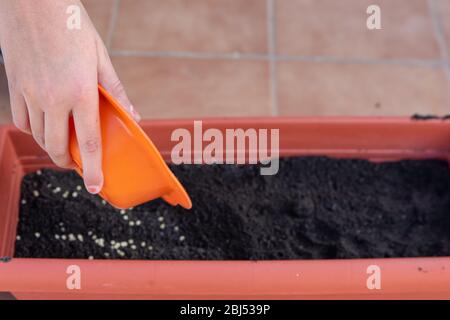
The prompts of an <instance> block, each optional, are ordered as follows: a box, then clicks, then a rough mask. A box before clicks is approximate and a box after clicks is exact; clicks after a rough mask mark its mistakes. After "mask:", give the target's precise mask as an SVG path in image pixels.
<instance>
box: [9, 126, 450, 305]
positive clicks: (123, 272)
mask: <svg viewBox="0 0 450 320" xmlns="http://www.w3.org/2000/svg"><path fill="white" fill-rule="evenodd" d="M142 126H143V128H144V130H145V131H146V132H147V134H149V135H150V137H151V138H152V140H153V141H154V143H155V144H156V146H157V147H158V148H159V149H160V150H161V151H162V154H163V156H164V157H165V159H166V160H168V159H169V156H170V151H171V150H172V147H173V146H174V145H175V143H176V142H172V141H171V138H170V137H171V133H172V131H173V130H174V129H176V128H187V129H188V130H191V131H192V130H193V121H190V120H180V121H145V122H144V123H143V125H142ZM203 127H204V129H207V128H210V127H212V128H217V129H220V130H221V131H224V130H225V129H226V128H229V129H233V128H243V129H246V128H255V129H264V128H266V129H276V128H278V129H280V155H282V156H288V155H328V156H333V157H348V158H364V159H370V160H372V161H389V160H400V159H429V158H433V159H435V158H438V159H445V160H446V161H448V160H449V159H450V155H449V151H450V122H445V121H440V120H432V121H412V120H410V119H406V118H289V119H287V118H261V119H208V120H204V121H203ZM49 166H51V163H50V161H49V159H48V157H47V156H46V155H45V153H44V152H43V151H42V150H40V149H39V147H38V146H37V145H36V144H35V143H34V142H33V140H32V138H31V137H29V136H26V135H24V134H22V133H20V132H18V131H17V130H15V129H14V128H13V127H11V126H7V127H3V128H1V129H0V206H1V207H0V257H13V256H14V239H15V236H16V227H17V219H18V211H19V210H18V203H19V188H20V182H21V179H22V177H23V175H24V174H26V173H27V172H29V171H33V170H36V169H39V168H43V167H49ZM194 205H195V204H194ZM187 214H189V213H187ZM449 214H450V213H449ZM449 232H450V231H449ZM3 260H5V261H6V260H8V259H5V258H3ZM70 265H77V266H79V267H80V270H81V289H80V290H77V289H74V290H70V289H67V286H66V280H67V277H68V276H69V275H68V274H67V273H66V272H67V268H68V267H69V266H70ZM371 266H375V267H371ZM373 270H378V271H379V272H378V273H377V274H376V275H377V276H379V277H378V279H379V280H380V282H379V284H380V289H377V288H376V287H375V288H373V286H370V285H369V286H368V279H369V282H370V279H371V278H370V277H371V275H372V272H373ZM370 283H371V282H370ZM370 283H369V284H370ZM369 287H370V288H372V289H369ZM5 291H6V292H11V293H13V294H14V295H15V296H16V297H17V298H187V299H197V298H225V299H247V298H262V299H279V298H283V299H286V298H288V299H297V298H338V299H341V298H361V299H380V298H412V299H415V298H450V257H443V258H401V259H357V260H308V261H302V260H291V261H126V260H125V261H123V260H122V261H118V260H67V259H19V258H17V259H16V258H12V260H11V261H9V262H0V292H5Z"/></svg>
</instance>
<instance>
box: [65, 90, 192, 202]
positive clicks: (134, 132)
mask: <svg viewBox="0 0 450 320" xmlns="http://www.w3.org/2000/svg"><path fill="white" fill-rule="evenodd" d="M99 110H100V126H101V134H102V150H103V176H104V184H103V188H102V190H101V191H100V196H101V197H102V198H103V199H105V200H106V201H108V202H109V203H110V204H111V205H113V206H115V207H117V208H123V209H125V208H129V207H133V206H136V205H139V204H141V203H144V202H147V201H150V200H153V199H156V198H159V197H161V198H163V199H164V200H165V201H167V202H168V203H170V204H171V205H174V206H175V205H177V204H179V205H181V206H182V207H184V208H186V209H190V208H191V207H192V203H191V199H190V198H189V196H188V194H187V193H186V191H185V190H184V188H183V186H182V185H181V184H180V182H179V181H178V180H177V178H176V177H175V176H174V174H173V173H172V172H171V171H170V169H169V167H168V166H167V165H166V163H165V162H164V160H163V158H162V157H161V154H160V153H159V151H158V149H156V147H155V145H154V144H153V142H152V141H151V140H150V139H149V138H148V137H147V135H146V134H145V132H144V131H143V130H142V129H141V128H140V127H139V125H138V124H137V123H136V122H135V121H134V120H133V119H132V118H131V116H130V115H129V114H128V113H127V112H126V111H125V110H124V109H123V108H122V107H121V106H120V105H119V103H118V102H117V101H116V100H115V99H114V98H113V97H112V96H111V95H110V94H109V93H108V92H106V90H105V89H103V88H102V87H101V86H99ZM69 125H70V142H69V149H70V153H71V156H72V158H73V161H74V162H75V164H76V166H77V168H76V169H75V170H76V171H77V172H78V173H79V174H80V175H81V176H83V169H82V163H81V156H80V151H79V148H78V142H77V138H76V133H75V127H74V123H73V119H72V118H71V119H70V124H69Z"/></svg>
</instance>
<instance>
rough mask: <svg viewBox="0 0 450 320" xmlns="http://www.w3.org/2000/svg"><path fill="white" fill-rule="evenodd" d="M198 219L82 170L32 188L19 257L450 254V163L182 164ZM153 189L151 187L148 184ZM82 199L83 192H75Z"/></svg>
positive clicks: (45, 178) (52, 175)
mask: <svg viewBox="0 0 450 320" xmlns="http://www.w3.org/2000/svg"><path fill="white" fill-rule="evenodd" d="M171 169H172V170H173V171H174V173H175V174H176V176H177V177H178V178H179V179H180V180H181V182H182V183H183V184H184V185H185V187H186V189H187V190H188V192H189V194H190V196H191V198H192V201H193V209H192V210H190V211H187V210H184V209H182V208H180V207H171V206H170V205H167V204H165V203H164V202H163V201H160V200H157V201H153V202H150V203H146V204H144V205H141V206H139V207H135V208H133V209H132V210H125V211H121V210H118V209H114V208H113V207H111V206H110V205H108V204H104V202H102V199H101V198H100V197H98V196H92V195H90V194H88V193H87V192H86V191H85V190H84V188H83V189H82V190H77V187H78V189H81V188H80V186H82V180H81V179H80V178H79V177H78V176H77V175H76V174H75V173H73V172H58V171H51V170H44V171H42V173H41V172H38V173H32V174H29V175H27V176H26V177H25V178H24V180H23V184H22V194H21V197H22V201H21V204H20V222H19V226H18V237H19V238H18V239H19V240H18V241H17V242H16V252H15V256H16V257H36V258H37V257H46V258H88V257H90V256H91V257H94V258H99V259H105V258H114V259H321V258H325V259H334V258H369V257H419V256H449V255H450V171H449V168H448V164H447V163H446V162H444V161H438V160H429V161H428V160H427V161H401V162H392V163H381V164H375V163H370V162H368V161H364V160H336V159H329V158H325V157H302V158H287V159H281V161H280V170H279V172H278V174H277V175H275V176H261V175H260V172H259V167H258V166H256V165H255V166H252V165H245V166H235V165H205V166H200V165H183V166H172V167H171ZM149 183H151V181H149ZM74 192H76V193H74Z"/></svg>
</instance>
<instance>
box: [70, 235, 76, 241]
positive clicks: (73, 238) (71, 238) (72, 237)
mask: <svg viewBox="0 0 450 320" xmlns="http://www.w3.org/2000/svg"><path fill="white" fill-rule="evenodd" d="M75 240H77V238H75V236H74V235H73V233H71V234H69V241H75Z"/></svg>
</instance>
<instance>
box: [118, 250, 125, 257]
mask: <svg viewBox="0 0 450 320" xmlns="http://www.w3.org/2000/svg"><path fill="white" fill-rule="evenodd" d="M117 253H118V254H119V256H121V257H123V256H124V255H125V252H123V251H122V250H117Z"/></svg>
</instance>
